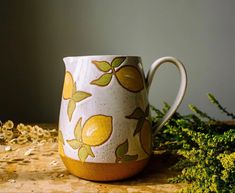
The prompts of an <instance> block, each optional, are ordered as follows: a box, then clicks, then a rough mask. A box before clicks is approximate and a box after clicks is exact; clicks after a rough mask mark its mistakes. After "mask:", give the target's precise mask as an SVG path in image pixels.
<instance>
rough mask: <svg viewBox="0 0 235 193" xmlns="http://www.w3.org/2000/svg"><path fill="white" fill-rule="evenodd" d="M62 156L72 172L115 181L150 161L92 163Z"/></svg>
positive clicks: (127, 175) (137, 171) (87, 178)
mask: <svg viewBox="0 0 235 193" xmlns="http://www.w3.org/2000/svg"><path fill="white" fill-rule="evenodd" d="M60 157H61V159H62V161H63V163H64V165H65V166H66V168H67V169H68V171H69V172H70V173H71V174H73V175H75V176H78V177H80V178H83V179H86V180H92V181H114V180H121V179H125V178H129V177H131V176H134V175H135V174H137V173H139V172H140V171H142V170H143V169H144V167H145V166H146V165H147V163H148V161H149V158H148V159H144V160H140V161H133V162H130V163H91V162H81V161H78V160H74V159H71V158H69V157H66V156H62V155H60Z"/></svg>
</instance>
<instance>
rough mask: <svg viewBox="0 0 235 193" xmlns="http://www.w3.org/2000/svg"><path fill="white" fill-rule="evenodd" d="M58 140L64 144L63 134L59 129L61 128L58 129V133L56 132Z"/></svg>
mask: <svg viewBox="0 0 235 193" xmlns="http://www.w3.org/2000/svg"><path fill="white" fill-rule="evenodd" d="M58 140H59V141H60V142H61V143H62V144H64V138H63V134H62V131H61V130H59V133H58Z"/></svg>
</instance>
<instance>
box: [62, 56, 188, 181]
mask: <svg viewBox="0 0 235 193" xmlns="http://www.w3.org/2000/svg"><path fill="white" fill-rule="evenodd" d="M162 59H164V58H162ZM64 62H65V66H66V72H65V74H66V75H65V81H64V88H63V96H62V101H61V108H60V118H59V152H60V155H61V157H62V160H63V161H64V163H65V165H66V166H67V167H68V168H69V170H70V171H71V170H72V168H76V169H75V170H76V171H71V173H74V174H75V175H78V176H80V177H83V178H86V179H90V177H89V175H88V176H84V175H83V173H86V174H89V172H90V171H88V170H89V169H87V168H89V167H85V165H82V163H84V162H86V163H87V164H89V163H90V164H92V163H97V167H100V164H104V165H103V166H104V171H107V170H105V167H106V166H105V164H106V165H108V164H113V165H112V166H115V164H117V165H119V167H117V168H120V164H124V169H122V170H120V171H118V169H117V170H116V174H117V176H118V177H117V178H115V176H114V177H113V178H111V179H110V178H105V176H103V178H102V179H100V180H105V179H107V180H113V179H121V178H122V172H123V178H126V177H128V176H131V175H133V174H135V173H137V172H138V171H140V170H141V169H142V168H143V167H144V165H146V164H147V160H148V159H149V156H150V155H151V151H152V146H151V144H152V143H151V141H152V128H151V120H150V113H149V102H148V91H149V86H150V84H151V81H152V78H153V75H154V72H155V70H156V69H157V68H158V66H160V65H161V64H162V63H164V62H172V63H174V64H175V65H176V66H177V67H178V68H179V67H180V68H179V70H181V71H182V69H183V71H182V72H181V78H182V77H183V78H182V79H183V80H182V79H181V88H180V91H179V93H178V95H177V98H176V101H175V103H174V104H173V107H172V108H171V109H170V111H169V112H168V115H166V117H165V118H163V120H162V121H161V122H160V123H159V125H158V128H160V127H161V126H162V125H163V124H164V123H165V122H166V120H167V119H169V118H170V116H171V115H172V114H173V113H174V112H175V110H176V109H177V107H178V106H179V104H180V102H181V100H182V98H183V95H184V92H185V88H186V73H185V71H184V68H183V65H182V64H181V63H180V62H179V61H178V60H176V59H175V58H172V57H168V58H165V60H160V61H156V62H155V63H154V64H153V65H152V67H153V66H154V65H155V67H154V68H152V69H150V71H149V74H148V76H147V78H145V76H144V72H143V66H142V62H141V58H140V57H137V56H119V55H104V56H81V57H66V58H64ZM177 62H178V63H177ZM182 74H183V76H182ZM141 160H143V162H142V163H144V164H142V165H141V166H138V167H134V168H136V170H135V169H133V171H130V173H128V175H127V174H126V172H125V170H126V169H125V166H128V165H130V164H131V163H133V164H134V163H136V164H134V165H140V164H137V163H140V161H141ZM75 163H79V164H78V166H77V167H75V165H76V164H75ZM80 163H81V164H80ZM127 163H128V164H127ZM74 164H75V165H74ZM98 165H99V166H98ZM73 166H74V167H73ZM83 166H84V167H83ZM86 166H89V165H86ZM94 166H95V165H92V170H93V169H94ZM78 167H79V168H80V170H81V171H83V172H82V173H79V171H78V170H79V169H78ZM128 167H129V166H128ZM107 169H108V167H107ZM112 170H113V171H114V170H115V167H112ZM124 173H125V174H124ZM99 176H102V175H101V174H99V175H97V176H96V177H95V178H94V176H93V178H92V179H93V180H99V178H100V177H99Z"/></svg>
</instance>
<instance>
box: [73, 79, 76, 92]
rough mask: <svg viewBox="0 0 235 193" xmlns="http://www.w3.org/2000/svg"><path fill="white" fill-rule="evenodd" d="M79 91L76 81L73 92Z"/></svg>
mask: <svg viewBox="0 0 235 193" xmlns="http://www.w3.org/2000/svg"><path fill="white" fill-rule="evenodd" d="M76 91H77V85H76V82H74V84H73V94H74V93H75V92H76Z"/></svg>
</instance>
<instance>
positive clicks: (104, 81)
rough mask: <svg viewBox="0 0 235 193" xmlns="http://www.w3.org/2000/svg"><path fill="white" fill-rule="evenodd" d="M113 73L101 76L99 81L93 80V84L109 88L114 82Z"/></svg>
mask: <svg viewBox="0 0 235 193" xmlns="http://www.w3.org/2000/svg"><path fill="white" fill-rule="evenodd" d="M112 75H113V74H112V73H105V74H103V75H102V76H100V77H99V78H98V79H96V80H93V81H92V82H91V84H95V85H97V86H107V85H108V84H109V83H110V81H111V80H112Z"/></svg>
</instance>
